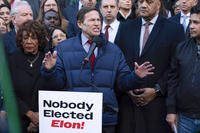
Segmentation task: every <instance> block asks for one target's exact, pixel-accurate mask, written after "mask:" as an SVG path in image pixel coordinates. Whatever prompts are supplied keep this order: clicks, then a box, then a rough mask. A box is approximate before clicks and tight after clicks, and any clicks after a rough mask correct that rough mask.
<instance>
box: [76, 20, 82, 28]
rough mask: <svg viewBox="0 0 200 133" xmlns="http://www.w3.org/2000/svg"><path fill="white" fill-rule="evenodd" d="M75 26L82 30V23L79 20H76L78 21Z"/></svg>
mask: <svg viewBox="0 0 200 133" xmlns="http://www.w3.org/2000/svg"><path fill="white" fill-rule="evenodd" d="M77 25H78V27H79V28H80V29H81V28H82V25H83V23H82V22H81V21H80V20H78V21H77Z"/></svg>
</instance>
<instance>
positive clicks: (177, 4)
mask: <svg viewBox="0 0 200 133" xmlns="http://www.w3.org/2000/svg"><path fill="white" fill-rule="evenodd" d="M173 10H174V15H176V14H178V13H180V12H181V9H180V2H179V0H177V1H176V2H175V3H174V5H173Z"/></svg>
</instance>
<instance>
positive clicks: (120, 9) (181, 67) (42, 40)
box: [0, 0, 200, 133]
mask: <svg viewBox="0 0 200 133" xmlns="http://www.w3.org/2000/svg"><path fill="white" fill-rule="evenodd" d="M0 38H1V40H2V42H3V46H4V48H5V53H6V59H7V61H8V68H9V70H10V74H11V80H12V84H13V92H14V94H15V99H16V102H17V107H18V108H17V110H18V112H19V118H20V125H21V130H22V132H23V133H31V132H35V133H37V132H39V114H38V91H39V90H55V91H56V90H57V91H79V92H97V91H98V92H102V93H103V111H102V112H103V114H102V117H103V118H102V133H170V132H176V131H177V132H178V133H197V132H200V102H199V101H198V100H199V99H200V93H199V92H200V91H199V90H198V89H200V87H199V84H198V83H200V80H199V77H198V76H199V75H198V74H200V69H199V68H200V67H199V65H200V3H199V1H198V0H0ZM96 40H98V42H96ZM95 43H98V45H97V46H95V47H93V46H92V45H95ZM88 53H91V54H90V56H89V59H88V60H87V61H86V62H84V64H83V61H84V59H85V57H86V56H87V54H88ZM80 68H82V69H80ZM80 76H81V78H80ZM2 90H4V89H2V88H1V83H0V123H1V124H0V132H2V133H9V128H8V123H7V117H8V116H9V114H7V113H6V104H4V97H3V96H4V91H2Z"/></svg>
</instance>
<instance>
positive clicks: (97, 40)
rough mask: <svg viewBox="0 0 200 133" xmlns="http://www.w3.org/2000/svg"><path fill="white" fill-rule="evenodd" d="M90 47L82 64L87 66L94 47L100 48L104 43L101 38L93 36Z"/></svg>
mask: <svg viewBox="0 0 200 133" xmlns="http://www.w3.org/2000/svg"><path fill="white" fill-rule="evenodd" d="M92 42H93V44H92V46H91V47H90V50H89V51H88V54H87V56H86V57H85V58H84V60H83V64H84V65H85V64H87V63H88V62H89V60H90V57H91V55H92V54H93V52H94V50H95V48H96V47H101V46H102V45H103V43H104V40H103V38H101V37H100V36H94V37H93V39H92Z"/></svg>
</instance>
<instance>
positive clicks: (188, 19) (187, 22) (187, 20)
mask: <svg viewBox="0 0 200 133" xmlns="http://www.w3.org/2000/svg"><path fill="white" fill-rule="evenodd" d="M184 16H187V19H186V24H187V25H188V24H189V22H190V13H188V14H183V13H182V12H181V19H180V24H183V17H184Z"/></svg>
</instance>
